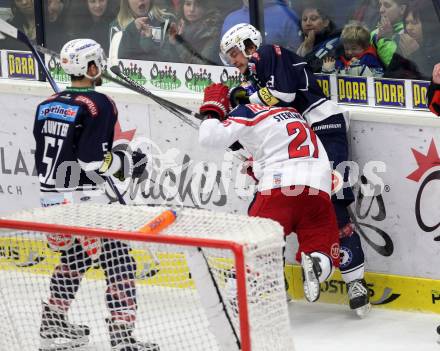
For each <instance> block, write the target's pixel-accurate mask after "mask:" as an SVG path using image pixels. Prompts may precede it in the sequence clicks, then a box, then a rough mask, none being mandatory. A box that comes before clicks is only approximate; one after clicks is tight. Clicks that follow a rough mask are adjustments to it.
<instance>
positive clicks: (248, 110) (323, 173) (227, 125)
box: [199, 104, 331, 195]
mask: <svg viewBox="0 0 440 351" xmlns="http://www.w3.org/2000/svg"><path fill="white" fill-rule="evenodd" d="M236 141H239V142H240V143H241V145H243V147H244V148H245V149H246V150H247V151H248V152H249V153H250V154H251V155H252V158H253V171H254V174H255V177H256V178H257V179H258V181H259V183H258V190H259V191H263V190H268V189H274V188H279V187H284V186H291V185H306V186H310V187H313V188H315V189H319V190H322V191H325V192H326V193H328V194H329V195H330V191H331V167H330V163H329V160H328V157H327V153H326V152H325V149H324V147H323V145H322V144H321V141H320V140H319V139H318V138H317V137H316V134H315V133H314V132H313V131H312V130H311V129H310V127H309V126H308V124H307V122H306V121H305V119H304V118H303V117H302V116H301V114H299V113H298V111H297V110H295V109H294V108H292V107H270V106H262V105H258V104H248V105H239V106H237V107H236V108H235V109H234V110H232V111H231V112H230V113H229V117H228V119H226V120H225V121H223V122H220V121H219V120H217V119H207V120H205V121H203V122H202V124H201V125H200V129H199V142H200V144H201V145H202V146H204V147H209V148H225V149H226V148H227V147H229V146H230V145H232V144H233V143H234V142H236Z"/></svg>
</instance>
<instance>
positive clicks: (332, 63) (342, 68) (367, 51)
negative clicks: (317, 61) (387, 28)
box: [322, 22, 383, 77]
mask: <svg viewBox="0 0 440 351" xmlns="http://www.w3.org/2000/svg"><path fill="white" fill-rule="evenodd" d="M341 42H342V45H343V49H344V53H343V54H342V55H341V56H339V57H338V58H337V59H336V60H335V59H334V58H333V57H331V56H328V57H324V59H323V65H322V73H338V74H345V75H350V76H364V77H382V76H383V67H382V64H381V62H380V60H379V58H378V57H377V53H376V50H375V49H374V48H373V47H372V46H371V45H370V32H369V31H368V29H367V28H366V27H365V26H363V25H362V24H360V23H358V22H351V23H349V24H347V25H346V26H345V27H344V29H343V30H342V33H341Z"/></svg>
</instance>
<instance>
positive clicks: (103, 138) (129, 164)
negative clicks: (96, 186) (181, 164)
mask: <svg viewBox="0 0 440 351" xmlns="http://www.w3.org/2000/svg"><path fill="white" fill-rule="evenodd" d="M109 101H110V102H111V103H105V104H104V103H101V104H100V106H99V108H98V107H97V108H96V109H90V106H91V102H92V101H91V100H90V101H88V107H87V108H84V116H83V127H82V129H83V130H82V132H81V136H80V138H79V140H78V141H77V149H78V152H77V158H78V163H79V165H80V166H81V168H82V169H83V170H84V171H85V172H97V173H98V174H100V175H102V176H111V175H114V176H115V177H117V178H119V179H120V180H124V179H125V178H126V177H128V176H131V177H135V178H136V177H140V176H141V175H142V173H143V171H144V169H145V167H146V155H144V154H142V153H139V152H136V151H133V152H130V151H129V150H117V151H112V145H113V137H114V127H115V124H116V121H117V117H118V111H117V109H116V106H115V105H114V103H113V102H112V101H111V100H109ZM93 103H94V102H93ZM94 111H100V112H99V114H97V115H93V113H94Z"/></svg>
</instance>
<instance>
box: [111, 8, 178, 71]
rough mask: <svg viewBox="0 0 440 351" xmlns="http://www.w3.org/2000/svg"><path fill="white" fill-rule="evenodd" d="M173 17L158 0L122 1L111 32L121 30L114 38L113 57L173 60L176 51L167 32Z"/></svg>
mask: <svg viewBox="0 0 440 351" xmlns="http://www.w3.org/2000/svg"><path fill="white" fill-rule="evenodd" d="M172 20H174V16H173V14H171V13H169V12H166V11H164V10H162V9H160V8H159V7H158V6H157V5H156V4H155V0H121V5H120V9H119V14H118V16H117V17H116V22H115V23H114V24H112V25H111V27H112V28H111V29H112V30H115V29H116V30H118V29H119V31H121V30H122V34H118V36H117V37H116V38H114V37H113V38H112V41H111V47H110V58H111V60H113V59H114V58H115V57H117V58H120V59H132V60H146V61H148V60H151V61H154V60H160V61H171V62H173V61H174V58H175V57H176V52H175V49H174V47H173V45H171V44H170V42H169V40H168V35H167V31H168V29H169V27H170V24H171V22H172Z"/></svg>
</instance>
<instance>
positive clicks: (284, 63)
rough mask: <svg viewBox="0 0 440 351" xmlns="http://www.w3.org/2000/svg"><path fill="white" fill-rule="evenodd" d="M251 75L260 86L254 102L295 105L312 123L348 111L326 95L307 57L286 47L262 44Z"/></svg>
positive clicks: (254, 56) (250, 70)
mask: <svg viewBox="0 0 440 351" xmlns="http://www.w3.org/2000/svg"><path fill="white" fill-rule="evenodd" d="M249 77H250V80H251V82H252V80H254V81H253V82H252V83H253V84H254V85H257V87H258V88H259V90H258V91H257V92H255V93H254V94H252V95H251V96H250V102H251V103H256V104H262V105H269V106H293V107H294V108H295V109H297V110H298V111H299V112H300V113H301V114H302V115H303V116H304V117H305V118H306V120H307V121H308V123H309V124H310V125H313V124H315V123H317V122H322V121H324V120H325V119H327V118H329V117H331V116H333V115H337V114H341V113H344V110H343V109H342V108H341V107H340V106H338V105H337V104H336V103H334V102H333V101H331V100H329V99H327V98H326V96H325V95H324V93H323V92H322V90H321V88H320V86H319V85H318V82H317V80H316V78H315V76H314V74H313V73H312V71H311V70H310V69H309V67H308V65H307V62H306V61H305V60H304V58H302V57H300V56H298V55H297V54H295V53H293V52H291V51H289V50H287V49H284V48H283V47H280V46H277V45H263V46H261V47H260V48H259V49H258V50H257V52H255V53H254V54H253V55H252V57H251V58H250V60H249ZM347 125H348V124H347Z"/></svg>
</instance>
